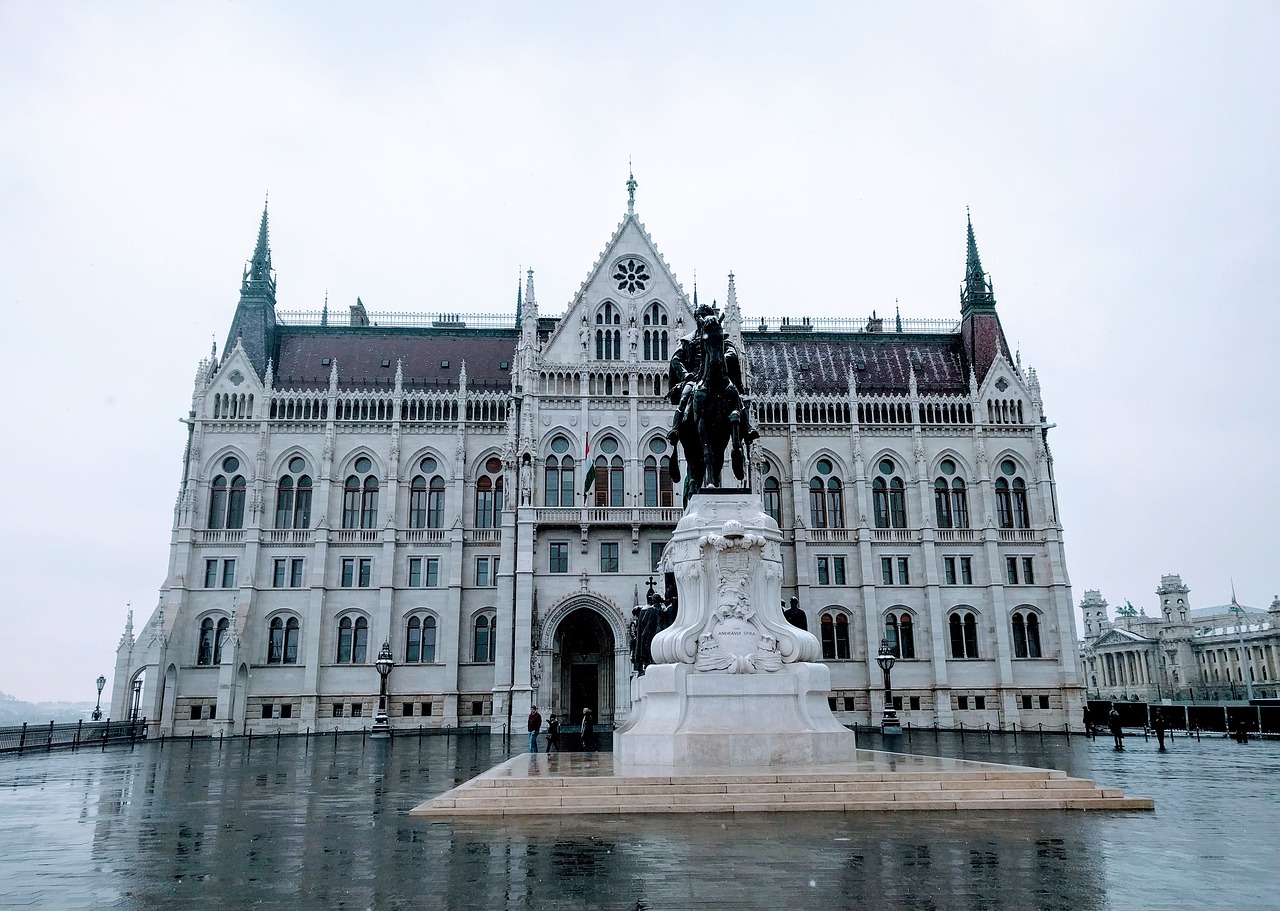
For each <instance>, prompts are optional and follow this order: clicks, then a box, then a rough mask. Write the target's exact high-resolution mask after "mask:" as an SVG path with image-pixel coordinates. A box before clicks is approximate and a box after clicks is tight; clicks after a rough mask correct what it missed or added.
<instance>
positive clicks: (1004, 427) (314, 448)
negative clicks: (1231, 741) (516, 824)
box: [112, 182, 1084, 735]
mask: <svg viewBox="0 0 1280 911" xmlns="http://www.w3.org/2000/svg"><path fill="white" fill-rule="evenodd" d="M628 189H629V195H630V199H629V202H628V207H627V210H626V212H625V214H624V215H623V218H622V221H621V222H620V223H619V224H618V226H617V229H616V230H615V231H614V232H613V234H612V236H611V237H610V238H609V239H608V241H607V243H606V244H605V246H604V249H603V251H602V252H601V254H600V256H599V258H598V259H597V261H596V262H595V264H594V265H592V266H591V268H590V269H589V271H588V273H587V276H586V279H585V281H583V283H582V285H581V287H579V288H578V289H577V291H576V292H575V293H574V294H572V295H571V297H570V300H569V302H568V304H567V305H566V306H565V307H564V308H563V310H562V311H561V312H560V313H558V314H556V315H544V312H543V310H542V309H541V307H540V304H539V301H538V299H537V296H536V294H535V289H534V278H533V272H532V271H530V272H529V273H528V275H527V276H525V277H524V279H523V282H522V287H521V288H520V289H519V291H518V292H517V293H516V294H515V295H513V296H515V298H516V312H515V313H514V314H512V315H508V316H495V315H482V316H472V315H460V314H407V313H371V312H369V311H367V310H366V308H365V306H364V303H363V302H362V301H360V300H359V299H357V301H356V303H355V304H352V305H350V306H349V307H347V308H344V311H343V312H342V313H337V312H331V311H330V310H329V309H328V307H327V304H326V306H325V308H324V309H323V310H321V311H319V312H311V313H307V312H292V313H291V312H286V311H277V309H276V306H277V297H276V293H277V292H276V277H275V273H274V271H273V268H272V262H271V252H270V246H269V239H268V226H267V214H266V212H265V210H264V212H263V216H262V221H261V224H260V229H259V233H258V240H257V245H256V247H255V249H254V252H253V256H252V258H251V260H250V261H249V263H248V265H247V266H246V268H245V271H244V274H243V276H242V280H241V287H240V299H239V304H238V306H237V307H236V310H235V313H234V316H233V318H232V322H231V329H230V332H229V333H228V337H227V344H226V345H225V346H224V347H223V350H222V352H221V354H218V353H216V352H215V353H214V354H213V355H211V356H210V357H208V358H206V359H204V360H202V361H201V362H200V363H199V365H198V366H197V368H196V374H195V382H194V387H193V391H192V398H191V408H190V412H189V414H188V415H187V416H186V425H187V430H188V437H187V441H186V450H185V453H184V456H183V461H182V481H181V485H180V489H179V492H178V497H177V502H176V504H175V507H174V513H173V529H172V537H171V544H170V552H169V570H168V574H167V576H166V578H165V580H164V582H163V584H162V585H161V588H160V597H159V601H158V603H157V605H156V607H155V610H154V612H153V613H152V614H151V616H150V617H149V618H147V619H146V620H145V622H142V623H141V624H140V625H139V626H138V627H136V628H135V627H134V625H133V621H132V617H131V618H130V620H129V623H128V626H127V627H126V630H125V633H124V635H123V636H122V637H121V641H120V645H119V651H118V662H117V667H116V677H115V688H114V694H115V695H114V700H113V706H112V712H113V715H114V716H115V717H121V716H122V715H125V714H132V713H137V714H139V715H142V716H146V717H148V718H152V719H157V720H158V723H159V725H160V727H161V728H162V729H163V730H165V731H166V732H169V733H172V734H179V735H181V734H184V733H187V732H191V731H196V732H200V733H208V732H212V731H217V730H232V731H235V732H237V733H238V732H241V731H243V730H246V729H252V730H254V731H256V732H262V731H267V732H269V731H273V730H277V729H280V730H285V731H301V730H304V729H310V730H332V729H334V728H359V727H362V726H365V725H367V724H368V723H369V722H370V720H371V716H372V714H373V712H374V710H375V707H376V701H377V695H376V694H377V692H378V675H377V673H376V671H375V669H374V667H373V660H374V658H375V656H376V655H377V652H378V650H379V648H380V646H381V645H382V643H384V642H387V643H389V644H390V646H391V649H392V653H393V655H394V657H395V667H394V669H393V671H392V672H391V675H390V678H389V691H390V693H391V697H390V714H391V723H392V725H393V726H394V727H398V728H416V727H418V726H419V725H426V726H443V725H459V724H484V725H492V726H493V727H494V728H501V727H502V726H503V725H505V724H508V723H511V721H512V719H514V720H515V721H516V723H519V721H520V720H521V719H523V717H524V716H525V714H526V713H527V712H528V710H529V706H530V704H531V703H536V704H537V705H539V706H540V708H541V710H542V712H543V715H544V717H545V716H546V715H548V714H549V713H550V712H552V711H554V712H556V713H558V714H564V715H568V716H570V717H571V718H573V719H576V718H578V717H580V715H581V713H582V710H583V709H584V708H587V707H590V708H592V709H593V710H594V711H595V712H596V713H597V717H599V718H600V719H602V720H605V721H608V720H610V719H620V718H622V717H625V715H626V714H627V712H628V711H629V709H630V701H631V695H630V694H631V677H632V670H631V665H630V661H629V644H628V634H629V633H628V627H629V622H630V619H631V615H632V609H633V607H634V606H635V605H636V604H637V603H638V602H642V601H643V600H644V597H645V595H646V592H647V590H648V584H649V580H650V579H654V580H655V582H656V581H658V580H659V578H660V575H659V574H658V564H659V558H660V556H661V553H662V549H663V547H664V545H665V544H666V541H667V540H668V538H669V537H670V534H671V531H672V529H673V528H674V526H675V523H676V521H677V520H678V519H679V516H680V514H681V511H682V502H683V499H682V496H681V489H680V487H681V486H680V484H678V483H673V482H672V479H671V474H670V471H669V466H670V462H669V458H670V450H669V447H668V444H667V441H666V434H667V431H668V429H669V426H670V421H671V415H672V407H673V406H672V402H671V401H670V391H671V390H670V388H669V378H668V360H669V358H670V356H671V353H672V352H673V351H674V350H675V346H676V345H677V344H678V343H679V341H680V339H681V338H682V337H683V336H685V335H687V334H689V333H691V332H692V330H693V321H692V313H693V308H694V306H695V303H696V300H697V291H696V289H695V290H694V292H693V293H692V294H687V293H686V291H685V289H684V287H683V286H682V285H681V284H680V282H679V281H678V280H677V279H676V277H675V274H674V272H673V271H672V270H671V268H670V267H669V266H668V264H667V263H666V261H665V259H664V258H663V256H662V254H661V253H659V251H658V248H657V246H656V245H655V244H654V242H653V240H652V238H651V237H650V235H649V233H648V232H647V231H646V230H645V228H644V226H643V225H642V224H641V223H640V221H639V219H638V218H637V216H636V214H635V209H634V191H635V185H634V182H630V183H629V188H628ZM966 244H967V253H966V258H965V267H964V281H963V285H962V289H961V292H960V299H959V314H958V318H956V319H948V320H910V319H902V318H900V317H899V316H898V315H896V314H895V315H894V316H893V317H885V316H877V315H875V314H874V313H873V314H872V316H871V317H868V318H857V319H854V318H811V317H808V316H805V315H803V308H801V307H799V306H797V305H796V304H795V303H794V302H788V301H776V302H774V303H773V307H774V308H776V309H777V310H781V311H785V312H790V313H791V314H792V315H790V316H787V317H782V318H779V319H769V318H754V317H753V318H747V317H744V316H743V314H742V311H741V309H740V303H739V299H738V288H737V284H736V281H735V277H734V276H733V275H730V276H729V277H728V281H727V285H726V286H725V287H724V288H723V289H722V290H723V298H722V299H723V305H722V306H721V308H720V309H721V311H722V313H723V316H724V324H725V327H726V330H727V334H728V336H729V338H730V339H731V340H732V341H733V343H734V344H735V345H737V346H738V348H739V350H740V351H741V352H743V354H744V358H743V360H744V370H745V374H746V383H747V386H748V390H749V394H750V403H749V404H750V407H751V409H752V416H753V423H754V425H755V426H756V427H757V428H758V429H759V430H760V432H761V438H760V440H759V441H758V442H757V444H756V445H755V447H754V448H753V450H752V453H751V460H750V482H751V485H752V488H753V489H754V490H756V491H758V492H759V493H760V495H761V497H762V499H763V502H764V505H765V507H766V509H767V511H768V512H770V513H771V514H772V515H773V517H774V518H775V519H776V520H777V521H778V523H779V525H780V526H781V528H782V531H783V536H784V568H785V577H784V580H783V582H784V594H785V595H786V596H787V597H788V598H791V597H795V598H797V599H798V600H799V604H800V607H801V608H802V610H803V611H804V614H805V616H806V620H807V623H808V626H809V629H810V630H811V631H813V632H815V633H816V634H817V635H818V636H819V639H820V640H821V642H822V645H823V651H824V657H825V660H826V661H827V662H828V664H829V665H830V667H831V671H832V673H831V679H832V687H833V689H832V692H831V695H830V698H831V701H832V705H833V706H834V707H835V709H836V711H837V712H838V713H839V716H840V717H841V718H842V719H844V720H845V721H846V722H848V723H853V722H861V723H863V724H865V723H868V722H870V721H871V720H872V719H874V718H878V717H879V714H880V711H881V708H882V705H881V701H882V692H883V690H882V688H881V683H882V681H881V674H880V671H879V669H878V668H877V666H876V663H875V656H876V652H877V649H878V647H879V644H880V641H881V640H882V639H887V640H888V641H889V643H890V645H891V647H892V648H893V649H894V650H895V653H896V654H897V655H898V657H899V661H898V663H897V665H896V667H895V668H894V671H893V679H894V693H895V694H896V696H897V697H898V698H900V699H901V705H900V707H899V708H900V713H901V716H902V718H903V719H904V721H906V722H909V723H911V724H915V725H932V724H934V723H937V724H940V725H942V726H944V727H948V726H956V725H959V724H962V723H963V724H964V725H965V726H966V727H978V726H984V725H987V724H990V725H991V726H992V727H993V728H995V727H998V726H1002V727H1005V728H1008V727H1009V726H1010V725H1013V724H1017V725H1019V726H1020V727H1026V726H1031V725H1038V724H1043V725H1045V726H1046V727H1061V726H1062V725H1063V724H1064V723H1066V722H1068V721H1071V723H1073V724H1074V723H1077V720H1078V719H1079V717H1080V713H1079V708H1080V705H1081V700H1082V698H1083V694H1084V684H1083V681H1082V680H1081V679H1080V678H1079V676H1078V668H1079V666H1080V665H1079V653H1078V646H1077V633H1076V629H1075V622H1074V613H1073V609H1072V601H1073V599H1072V596H1071V588H1070V582H1069V579H1068V575H1067V567H1066V561H1065V555H1064V547H1063V531H1062V526H1061V524H1060V522H1059V518H1058V512H1057V496H1056V489H1055V482H1054V477H1053V471H1052V458H1051V454H1050V451H1049V448H1048V445H1047V440H1046V434H1047V425H1046V422H1045V420H1044V408H1043V404H1042V398H1041V390H1040V383H1039V380H1038V379H1037V377H1036V373H1035V371H1034V370H1033V369H1030V368H1023V367H1022V365H1021V363H1020V360H1019V359H1018V358H1017V357H1015V356H1013V355H1012V354H1011V352H1010V350H1009V346H1008V343H1007V341H1006V338H1005V333H1004V330H1003V328H1002V326H1001V321H1000V317H999V316H998V315H997V312H996V300H995V295H994V292H993V288H992V284H991V281H990V279H989V277H988V276H987V274H986V273H985V272H984V270H983V267H982V263H981V260H980V259H979V256H978V248H977V243H976V241H975V239H974V233H973V228H972V225H971V224H970V225H969V226H968V234H967V239H966ZM705 297H706V295H705V294H704V301H705ZM589 471H590V472H592V473H593V474H594V480H593V481H592V482H591V483H590V484H588V483H587V474H588V472H589Z"/></svg>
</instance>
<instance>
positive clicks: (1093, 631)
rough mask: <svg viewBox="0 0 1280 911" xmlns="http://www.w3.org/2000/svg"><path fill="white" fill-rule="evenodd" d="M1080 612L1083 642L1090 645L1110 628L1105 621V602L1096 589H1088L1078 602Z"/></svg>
mask: <svg viewBox="0 0 1280 911" xmlns="http://www.w3.org/2000/svg"><path fill="white" fill-rule="evenodd" d="M1080 610H1081V611H1082V612H1083V613H1084V641H1085V643H1086V644H1090V643H1092V642H1093V640H1095V639H1097V638H1098V637H1099V636H1101V635H1102V634H1103V632H1104V631H1106V630H1107V629H1108V628H1109V627H1110V626H1111V621H1110V620H1108V619H1107V601H1106V599H1105V598H1103V597H1102V593H1101V592H1100V591H1098V590H1097V589H1089V590H1088V591H1086V592H1085V593H1084V600H1083V601H1081V602H1080Z"/></svg>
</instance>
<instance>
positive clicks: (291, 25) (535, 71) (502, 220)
mask: <svg viewBox="0 0 1280 911" xmlns="http://www.w3.org/2000/svg"><path fill="white" fill-rule="evenodd" d="M471 6H478V4H452V5H448V6H446V5H443V4H439V5H425V4H417V3H414V4H403V5H397V4H391V3H383V4H378V5H377V8H376V9H375V10H374V11H372V12H370V11H368V10H363V9H362V10H360V11H353V10H352V8H351V5H349V4H342V5H338V4H333V5H326V4H320V3H315V2H307V3H297V4H286V3H225V2H223V3H212V2H209V3H202V4H192V3H186V4H165V3H153V4H128V3H112V4H101V3H82V4H77V3H71V2H60V3H47V2H15V0H3V2H0V300H2V301H3V308H4V309H3V323H2V324H0V370H3V375H2V377H3V388H4V395H3V396H2V397H0V420H2V422H3V423H2V426H3V427H4V430H5V432H4V438H5V442H4V444H3V446H0V477H3V478H4V481H5V484H6V485H7V492H6V494H5V496H4V498H3V502H4V511H3V519H4V521H3V524H2V530H0V561H3V562H2V568H3V590H2V591H0V618H2V619H3V629H4V633H3V635H2V636H0V690H3V691H5V692H8V693H11V694H14V695H17V696H18V697H20V698H24V699H80V700H83V699H92V698H93V695H94V693H93V679H94V678H95V677H96V676H97V675H98V674H99V673H104V674H106V675H107V677H108V679H110V678H111V676H112V672H113V668H114V661H115V647H116V644H117V642H118V640H119V636H120V633H121V630H122V628H123V625H124V620H125V612H126V609H127V608H126V604H128V603H132V604H133V606H134V608H135V611H136V617H137V620H138V622H139V623H141V622H143V621H144V620H145V619H146V618H147V616H148V615H149V614H150V612H151V611H152V609H153V608H154V606H155V604H156V601H157V591H158V588H159V586H160V585H161V584H162V582H163V581H164V578H165V574H166V570H167V561H168V556H169V550H168V544H169V536H170V530H171V526H172V520H173V515H172V506H173V502H174V498H175V496H176V495H177V492H178V483H179V478H180V473H181V469H182V453H183V446H184V443H185V432H184V428H183V426H182V425H181V424H179V423H178V419H179V418H181V417H183V416H184V415H185V414H186V412H187V409H188V407H189V405H190V396H191V383H192V377H193V375H194V372H195V367H196V363H197V361H198V360H199V359H200V358H201V357H202V356H204V355H207V354H208V351H209V345H210V342H211V340H212V339H214V338H216V339H217V340H218V343H219V346H221V344H222V342H223V339H224V338H225V336H226V333H227V329H228V326H229V325H230V321H231V317H232V314H233V312H234V309H235V305H236V300H237V297H238V291H239V280H240V272H241V268H242V266H243V264H244V261H245V259H246V258H247V257H248V256H249V254H250V253H251V251H252V248H253V242H254V239H255V236H256V232H257V225H258V218H259V215H260V213H261V210H262V202H263V197H264V195H265V194H266V193H267V192H270V199H271V247H272V253H273V258H274V264H275V267H276V269H277V271H278V273H279V306H280V308H282V309H318V308H319V307H320V305H321V304H322V302H323V300H324V296H325V294H326V292H327V293H328V295H329V299H330V302H331V305H333V306H336V307H339V308H345V306H346V305H347V304H349V303H351V302H352V301H354V299H355V297H356V295H360V296H361V297H362V298H363V300H364V302H365V304H366V305H367V306H368V307H369V309H371V310H417V311H423V310H446V311H463V312H495V311H511V310H513V309H514V298H515V291H516V284H517V276H518V273H519V269H520V268H521V267H532V268H534V269H535V270H536V275H537V289H538V299H539V303H540V305H541V307H542V312H543V313H544V314H551V313H559V312H561V311H562V310H563V308H564V306H565V305H566V304H567V303H568V301H569V299H570V298H571V296H572V295H573V294H574V292H575V291H576V290H577V288H578V286H579V284H580V283H581V281H582V280H583V279H584V278H585V277H586V275H587V272H588V270H589V269H590V267H591V266H592V264H593V263H594V261H595V259H596V256H597V255H598V254H599V252H600V250H601V249H602V248H603V246H604V244H605V243H606V241H607V240H608V239H609V237H610V235H611V233H612V231H613V230H614V228H615V226H616V224H617V222H618V221H619V220H620V218H621V217H622V215H623V214H624V212H625V207H626V191H625V187H624V183H625V181H626V177H627V163H628V159H630V160H632V161H633V162H634V167H635V176H636V179H637V180H638V181H639V191H638V194H637V200H636V209H637V212H638V213H639V215H640V217H641V219H642V220H643V221H644V223H645V225H646V226H647V227H648V229H649V231H650V233H651V234H652V235H653V238H654V240H655V241H656V242H657V244H658V247H659V249H661V250H662V251H663V253H664V254H665V256H666V259H667V262H668V263H669V264H670V265H671V266H672V268H673V269H674V270H675V272H676V275H677V277H678V278H679V279H680V280H681V281H682V282H683V283H684V285H685V287H686V289H689V288H691V286H692V280H693V276H694V272H695V270H696V272H697V275H698V283H699V288H700V291H701V293H702V294H704V295H710V296H714V297H719V298H720V299H721V300H723V297H724V283H725V279H724V276H725V274H726V273H727V272H729V271H730V270H731V269H732V270H733V271H734V272H735V273H736V275H737V285H738V290H739V297H740V301H741V304H742V308H743V310H744V312H745V313H746V314H747V315H748V317H750V316H752V315H781V314H810V315H813V316H839V315H857V316H861V315H865V314H868V313H869V312H870V311H871V310H873V309H875V310H877V311H879V312H881V313H882V314H883V313H891V312H892V310H893V307H894V301H895V300H897V301H899V302H900V306H901V308H902V313H903V316H910V317H955V316H957V315H958V313H959V285H960V281H961V279H962V277H963V274H964V224H965V222H964V219H965V206H970V207H971V208H972V211H973V220H974V227H975V229H976V231H977V237H978V243H979V248H980V250H981V253H982V259H983V264H984V266H985V267H986V268H987V269H988V270H989V271H990V273H991V276H992V279H993V281H994V284H995V292H996V297H997V300H998V309H999V312H1000V315H1001V319H1002V321H1003V324H1004V327H1005V331H1006V333H1007V334H1008V337H1009V341H1010V344H1012V345H1014V346H1016V347H1018V348H1019V349H1020V350H1021V353H1022V361H1023V364H1024V366H1025V365H1033V366H1035V367H1036V368H1037V369H1038V371H1039V374H1040V378H1041V382H1042V385H1043V391H1044V399H1045V407H1046V411H1047V412H1048V416H1049V420H1050V421H1052V422H1055V423H1056V424H1057V428H1056V429H1054V430H1053V431H1052V432H1051V435H1050V444H1051V446H1052V450H1053V454H1054V457H1055V471H1056V477H1057V481H1058V492H1059V497H1060V503H1061V514H1062V520H1063V523H1064V526H1065V534H1066V543H1067V561H1068V569H1069V572H1070V576H1071V580H1072V583H1073V585H1074V599H1075V601H1076V602H1077V603H1078V602H1079V600H1080V598H1081V597H1082V596H1083V594H1084V590H1085V589H1086V588H1099V589H1101V590H1102V593H1103V595H1104V597H1106V598H1107V599H1109V600H1110V601H1111V603H1112V604H1113V605H1117V604H1123V602H1124V600H1125V599H1126V598H1127V599H1131V600H1132V601H1133V603H1134V604H1135V605H1136V606H1139V607H1146V608H1147V609H1148V612H1151V611H1153V610H1154V608H1155V603H1156V599H1155V596H1154V595H1153V591H1154V589H1155V587H1156V585H1157V584H1158V583H1159V580H1160V576H1161V574H1162V573H1171V572H1177V573H1181V574H1182V576H1183V578H1184V580H1185V581H1186V582H1187V583H1188V584H1189V585H1190V586H1191V591H1192V594H1191V597H1192V603H1193V605H1195V606H1206V605H1210V604H1220V603H1223V602H1224V601H1226V600H1228V599H1229V597H1230V585H1231V580H1232V578H1234V581H1235V587H1236V591H1237V593H1238V595H1239V597H1240V600H1241V601H1242V602H1243V603H1246V604H1250V605H1256V606H1260V607H1265V606H1266V605H1267V604H1268V603H1269V602H1270V600H1271V597H1272V595H1273V594H1275V593H1276V592H1278V591H1280V570H1277V568H1276V565H1277V559H1276V558H1277V543H1278V540H1277V539H1278V537H1280V536H1278V535H1277V530H1276V528H1277V523H1276V516H1277V515H1280V482H1278V481H1277V480H1276V478H1277V470H1276V468H1275V467H1274V466H1272V465H1271V464H1270V459H1271V458H1274V457H1275V455H1276V453H1277V451H1278V450H1280V446H1277V441H1278V438H1280V431H1277V423H1278V422H1277V419H1278V418H1280V405H1278V404H1277V401H1278V399H1277V389H1276V382H1275V377H1276V362H1277V356H1276V354H1277V341H1278V340H1280V317H1277V291H1276V289H1277V287H1278V286H1280V281H1278V280H1280V275H1278V272H1280V269H1278V265H1280V263H1278V259H1280V224H1278V222H1280V198H1278V197H1280V192H1278V190H1280V181H1278V179H1277V154H1278V152H1277V150H1278V149H1280V114H1278V113H1277V112H1278V111H1280V105H1278V104H1277V97H1278V96H1280V91H1278V90H1280V84H1278V83H1280V80H1278V78H1277V76H1278V71H1280V53H1277V48H1280V7H1278V6H1276V5H1275V4H1247V3H1232V4H1229V5H1228V4H1204V3H1200V4H1176V3H1167V2H1160V3H1151V4H1144V3H1124V4H1112V3H1105V4H1088V3H1079V2H1072V3H1062V4H1012V3H1010V4H1004V5H985V4H954V3H945V4H942V3H939V4H936V5H911V6H909V7H906V8H901V7H900V6H899V5H898V4H851V3H832V4H804V5H800V4H788V6H790V7H798V9H797V8H792V9H788V10H786V11H785V12H784V11H783V9H782V7H783V5H782V4H778V3H760V4H753V5H748V4H743V3H733V4H728V3H726V4H711V3H707V4H689V3H677V4H671V5H665V4H660V3H646V4H637V3H632V4H625V5H623V4H601V3H584V4H581V5H573V4H528V3H520V4H510V5H500V4H485V5H484V9H485V10H488V12H484V11H481V12H474V11H471V10H470V9H468V7H471ZM890 7H892V8H890ZM461 10H467V11H466V12H460V11H461ZM1269 454H1270V455H1269Z"/></svg>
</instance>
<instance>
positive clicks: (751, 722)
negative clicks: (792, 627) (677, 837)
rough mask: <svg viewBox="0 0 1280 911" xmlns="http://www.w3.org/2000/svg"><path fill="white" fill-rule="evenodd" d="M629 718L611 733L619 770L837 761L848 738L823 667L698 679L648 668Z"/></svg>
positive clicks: (666, 667) (673, 669)
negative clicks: (829, 698)
mask: <svg viewBox="0 0 1280 911" xmlns="http://www.w3.org/2000/svg"><path fill="white" fill-rule="evenodd" d="M633 688H634V689H633V692H632V709H631V717H630V718H629V719H628V720H627V722H626V723H625V724H624V725H623V726H622V727H621V728H620V729H619V730H618V731H617V732H616V733H615V734H614V741H613V744H614V745H613V751H614V755H615V756H616V757H617V760H618V762H620V763H623V764H625V765H644V766H650V765H660V766H679V767H704V768H706V767H716V768H738V767H753V768H758V767H760V766H798V765H812V764H815V763H818V764H822V763H832V762H845V761H848V760H850V759H852V758H853V756H854V754H855V752H856V742H855V738H854V735H853V732H852V731H850V730H849V729H848V728H846V727H845V726H844V725H842V724H840V722H839V721H837V720H836V718H835V716H834V715H833V714H832V713H831V708H830V706H829V705H828V704H827V696H828V694H829V693H830V690H831V675H830V672H829V671H828V669H827V667H826V665H824V664H814V663H807V662H796V663H793V664H788V665H785V666H783V667H782V668H781V669H780V670H777V671H775V672H773V673H768V674H726V673H712V674H708V673H699V672H698V671H697V670H695V669H694V667H693V666H691V665H688V664H654V665H650V666H649V668H648V669H647V670H646V671H645V674H644V676H642V677H637V678H636V679H635V681H634V683H633Z"/></svg>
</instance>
